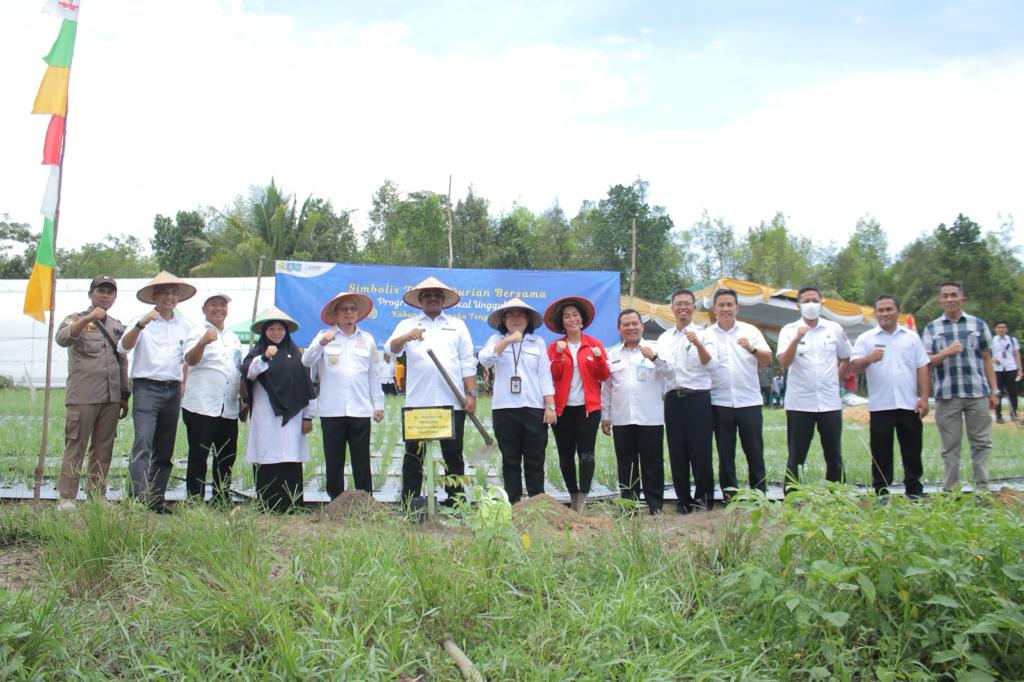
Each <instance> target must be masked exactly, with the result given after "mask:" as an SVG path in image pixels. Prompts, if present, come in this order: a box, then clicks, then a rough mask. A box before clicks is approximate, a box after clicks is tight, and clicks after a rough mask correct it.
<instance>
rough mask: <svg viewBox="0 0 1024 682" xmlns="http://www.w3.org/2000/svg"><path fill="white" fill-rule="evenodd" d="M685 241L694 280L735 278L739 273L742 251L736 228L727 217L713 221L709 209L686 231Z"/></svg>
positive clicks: (683, 237)
mask: <svg viewBox="0 0 1024 682" xmlns="http://www.w3.org/2000/svg"><path fill="white" fill-rule="evenodd" d="M682 241H683V244H684V248H685V251H684V253H687V255H688V258H687V260H688V261H689V264H690V268H691V273H690V274H691V277H692V279H696V280H698V281H702V282H703V281H707V280H709V279H715V278H718V277H734V276H736V274H737V273H738V271H739V267H738V261H739V255H740V254H739V247H738V245H737V244H736V231H735V228H734V227H733V226H732V225H730V224H728V223H726V222H725V219H724V218H722V217H718V218H715V219H713V220H712V218H711V216H710V215H709V214H708V212H707V210H706V209H705V211H704V212H703V213H702V214H701V217H700V220H698V221H697V222H696V223H694V224H693V227H692V228H690V229H689V230H685V231H684V232H683V236H682ZM686 279H687V280H689V279H691V278H690V277H688V278H686Z"/></svg>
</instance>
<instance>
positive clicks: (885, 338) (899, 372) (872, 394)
mask: <svg viewBox="0 0 1024 682" xmlns="http://www.w3.org/2000/svg"><path fill="white" fill-rule="evenodd" d="M877 346H884V347H885V355H883V356H882V359H881V360H879V361H878V362H872V363H871V364H870V365H868V366H867V367H866V368H865V369H864V374H865V375H866V376H867V378H868V410H869V411H870V412H878V411H879V410H913V409H916V408H917V397H918V392H917V370H918V368H920V367H924V366H926V365H928V364H929V362H928V353H926V352H925V350H924V343H922V342H921V337H920V336H918V335H917V334H915V333H914V332H912V331H910V330H909V329H906V328H905V327H896V330H895V331H894V332H893V333H892V334H889V333H887V332H886V331H885V330H884V329H882V328H881V327H875V328H874V329H869V330H868V331H866V332H864V333H863V334H861V335H860V336H858V337H857V343H856V344H854V346H853V356H852V358H853V359H854V360H857V359H859V358H863V357H867V356H868V355H871V354H872V353H874V352H875V348H876V347H877Z"/></svg>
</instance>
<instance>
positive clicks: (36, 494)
mask: <svg viewBox="0 0 1024 682" xmlns="http://www.w3.org/2000/svg"><path fill="white" fill-rule="evenodd" d="M69 81H70V77H69ZM67 139H68V105H67V104H65V105H64V132H63V133H61V136H60V160H59V162H58V163H57V169H58V170H57V207H56V209H54V212H53V257H54V265H56V258H57V229H58V227H59V226H60V194H61V189H62V187H63V185H64V149H65V145H66V143H67ZM56 310H57V268H56V267H55V268H53V270H52V271H51V272H50V322H49V324H48V325H47V328H46V383H45V385H44V388H43V428H42V434H41V435H40V437H39V459H38V460H37V461H36V470H35V476H34V480H33V486H32V499H33V500H34V501H36V502H38V501H39V498H40V495H41V492H42V487H43V465H44V463H45V462H46V439H47V436H48V435H49V433H50V383H51V380H52V378H53V326H54V319H53V316H54V314H55V313H56Z"/></svg>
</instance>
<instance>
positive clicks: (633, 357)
mask: <svg viewBox="0 0 1024 682" xmlns="http://www.w3.org/2000/svg"><path fill="white" fill-rule="evenodd" d="M643 346H653V344H649V343H647V342H646V341H641V342H640V344H639V345H638V346H637V347H636V348H633V349H630V348H626V346H625V344H622V343H620V344H619V345H617V346H613V347H611V348H609V349H608V368H609V369H610V370H611V373H610V376H609V377H608V380H607V381H604V382H602V383H601V419H602V421H611V423H612V426H627V425H630V424H636V425H638V426H661V425H662V424H664V423H665V407H664V404H663V403H662V400H663V396H664V394H665V382H664V379H663V376H662V375H663V374H664V373H663V372H659V371H658V370H657V368H656V367H655V363H654V362H652V361H651V360H647V359H646V358H644V356H643V354H642V353H641V352H640V348H641V347H643Z"/></svg>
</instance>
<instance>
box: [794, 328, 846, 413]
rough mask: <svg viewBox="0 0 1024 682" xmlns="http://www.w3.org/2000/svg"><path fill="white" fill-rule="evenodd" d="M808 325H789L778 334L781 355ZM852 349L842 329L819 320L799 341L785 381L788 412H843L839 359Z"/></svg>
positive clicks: (844, 357)
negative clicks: (801, 329)
mask: <svg viewBox="0 0 1024 682" xmlns="http://www.w3.org/2000/svg"><path fill="white" fill-rule="evenodd" d="M802 326H807V323H806V322H804V321H803V320H802V319H800V320H797V321H796V322H790V323H789V324H787V325H786V326H785V327H783V328H782V330H781V331H780V332H779V349H778V355H780V356H781V355H782V354H783V353H784V352H786V349H787V348H789V344H790V343H792V341H793V337H795V336H796V330H797V329H799V328H800V327H802ZM852 352H853V348H851V347H850V340H849V339H847V338H846V333H845V332H844V331H843V328H842V327H840V326H839V325H838V324H837V323H836V322H833V321H832V320H825V319H821V318H819V319H818V324H817V325H815V326H813V327H808V330H807V333H806V334H804V338H802V339H800V344H799V345H798V346H797V349H796V355H794V356H793V362H792V364H790V366H789V370H788V374H787V380H786V409H787V410H794V411H797V412H832V411H834V410H841V409H843V401H842V400H841V399H840V398H839V360H845V359H846V358H848V357H850V354H851V353H852Z"/></svg>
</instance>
